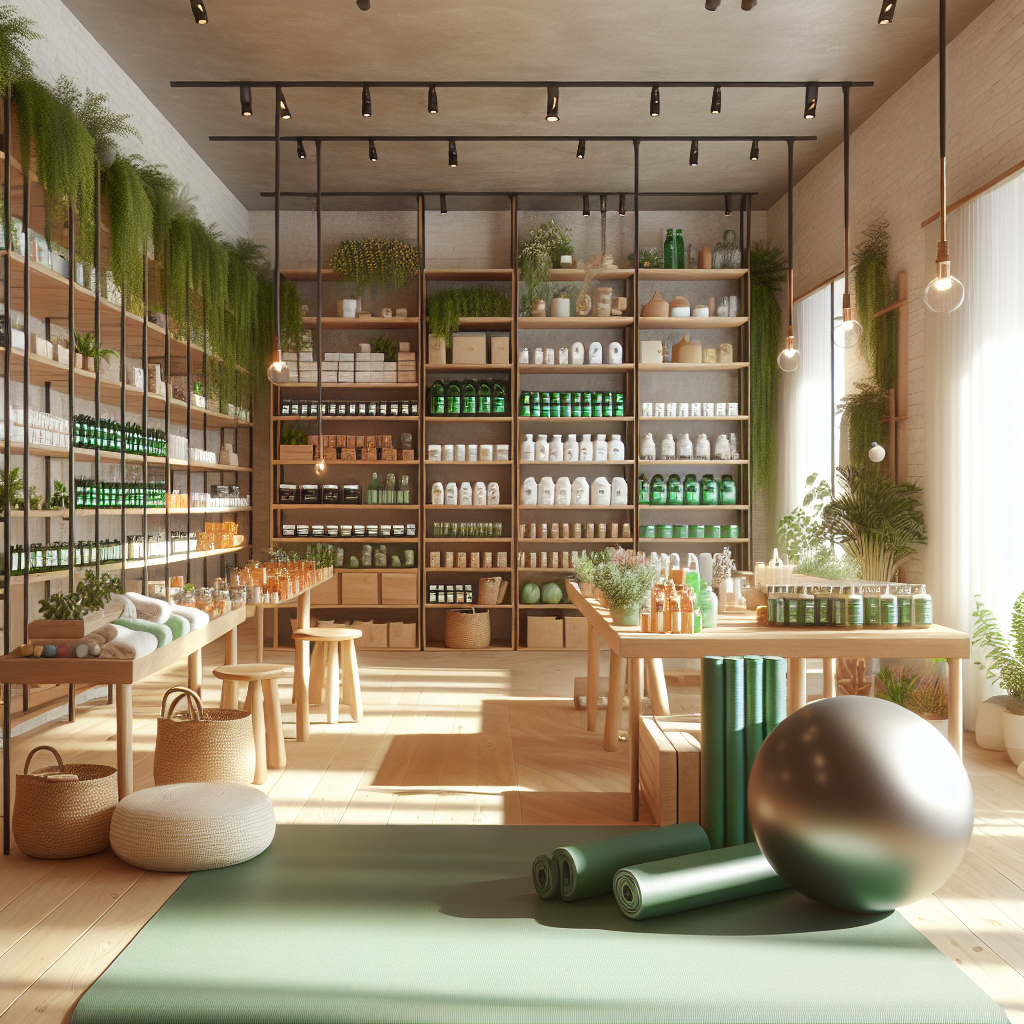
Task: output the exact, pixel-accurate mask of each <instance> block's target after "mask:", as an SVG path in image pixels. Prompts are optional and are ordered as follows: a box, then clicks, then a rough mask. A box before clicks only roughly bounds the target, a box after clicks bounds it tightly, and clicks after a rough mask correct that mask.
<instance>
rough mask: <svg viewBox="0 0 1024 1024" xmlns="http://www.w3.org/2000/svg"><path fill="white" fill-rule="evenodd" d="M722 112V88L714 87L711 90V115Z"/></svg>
mask: <svg viewBox="0 0 1024 1024" xmlns="http://www.w3.org/2000/svg"><path fill="white" fill-rule="evenodd" d="M721 112H722V87H721V86H720V85H716V86H715V87H714V89H712V90H711V113H712V114H720V113H721Z"/></svg>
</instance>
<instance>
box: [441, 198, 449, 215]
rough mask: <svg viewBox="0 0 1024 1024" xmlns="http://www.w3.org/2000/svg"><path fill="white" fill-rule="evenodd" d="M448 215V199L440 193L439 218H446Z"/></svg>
mask: <svg viewBox="0 0 1024 1024" xmlns="http://www.w3.org/2000/svg"><path fill="white" fill-rule="evenodd" d="M447 214H448V197H447V196H446V195H445V194H444V193H443V192H442V193H441V216H442V217H444V216H447Z"/></svg>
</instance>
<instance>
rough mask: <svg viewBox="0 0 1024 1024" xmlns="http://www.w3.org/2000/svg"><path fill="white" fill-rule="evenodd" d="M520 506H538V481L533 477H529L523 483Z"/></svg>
mask: <svg viewBox="0 0 1024 1024" xmlns="http://www.w3.org/2000/svg"><path fill="white" fill-rule="evenodd" d="M519 504H520V505H536V504H537V481H536V480H535V479H534V478H533V477H532V476H528V477H527V478H526V479H525V480H524V481H523V483H522V487H521V488H520V491H519Z"/></svg>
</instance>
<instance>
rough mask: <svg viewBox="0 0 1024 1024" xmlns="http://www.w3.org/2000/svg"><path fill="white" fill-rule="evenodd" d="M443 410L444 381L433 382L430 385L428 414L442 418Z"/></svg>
mask: <svg viewBox="0 0 1024 1024" xmlns="http://www.w3.org/2000/svg"><path fill="white" fill-rule="evenodd" d="M444 410H445V403H444V381H443V380H435V381H434V383H433V384H431V385H430V414H431V415H432V416H443V415H444Z"/></svg>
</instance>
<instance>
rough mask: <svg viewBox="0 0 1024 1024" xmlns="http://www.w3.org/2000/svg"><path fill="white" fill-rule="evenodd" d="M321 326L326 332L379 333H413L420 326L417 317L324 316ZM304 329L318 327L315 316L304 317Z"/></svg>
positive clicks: (321, 319)
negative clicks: (379, 331) (385, 330)
mask: <svg viewBox="0 0 1024 1024" xmlns="http://www.w3.org/2000/svg"><path fill="white" fill-rule="evenodd" d="M320 325H321V326H322V328H323V329H324V330H325V331H377V330H380V329H381V328H386V329H390V330H392V331H412V330H416V329H417V328H418V327H419V325H420V321H419V317H415V316H403V317H397V316H323V317H321V318H320ZM302 326H303V327H316V317H315V316H304V317H303V318H302Z"/></svg>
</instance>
